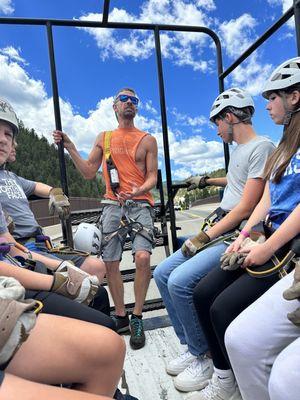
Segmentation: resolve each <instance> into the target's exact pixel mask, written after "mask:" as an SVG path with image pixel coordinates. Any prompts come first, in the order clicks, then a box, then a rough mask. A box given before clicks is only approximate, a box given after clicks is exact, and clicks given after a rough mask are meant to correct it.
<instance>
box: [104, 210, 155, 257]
mask: <svg viewBox="0 0 300 400" xmlns="http://www.w3.org/2000/svg"><path fill="white" fill-rule="evenodd" d="M127 210H128V211H127V216H128V217H130V218H132V219H134V220H135V221H136V222H139V223H140V224H142V226H143V227H145V228H147V229H149V230H151V233H152V235H153V229H154V223H153V219H154V218H153V208H152V207H151V206H149V207H148V206H147V207H137V206H131V207H128V208H127ZM120 219H121V207H120V206H117V205H109V204H106V205H105V206H104V207H103V212H102V215H101V219H100V229H101V232H102V249H101V250H102V258H103V261H120V260H121V259H122V253H123V246H122V244H123V243H124V241H122V240H120V238H119V237H118V235H116V236H114V237H113V238H111V239H110V240H109V241H108V242H106V243H104V241H103V237H104V236H105V235H106V234H108V233H110V232H113V231H115V230H117V229H118V228H119V227H120ZM146 236H148V235H146ZM122 239H124V240H125V237H122ZM122 242H123V243H122ZM152 249H153V243H151V242H150V241H149V240H147V239H145V238H144V237H143V236H141V235H139V234H136V235H135V237H134V240H133V243H132V254H133V255H134V254H135V253H136V252H137V251H139V250H145V251H148V253H150V254H151V253H152Z"/></svg>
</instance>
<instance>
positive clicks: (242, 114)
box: [214, 106, 254, 125]
mask: <svg viewBox="0 0 300 400" xmlns="http://www.w3.org/2000/svg"><path fill="white" fill-rule="evenodd" d="M227 113H232V114H234V115H235V116H236V117H237V119H238V120H239V121H240V122H243V123H244V124H249V125H252V121H251V119H252V116H253V114H254V108H253V107H251V106H248V107H243V108H237V107H233V106H228V107H225V108H224V109H223V110H222V111H221V112H220V113H219V114H218V115H216V116H215V118H214V121H215V120H216V119H218V118H221V119H223V118H225V116H226V114H227Z"/></svg>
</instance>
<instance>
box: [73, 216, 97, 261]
mask: <svg viewBox="0 0 300 400" xmlns="http://www.w3.org/2000/svg"><path fill="white" fill-rule="evenodd" d="M100 247H101V232H100V230H99V229H98V228H97V227H96V226H95V225H93V224H87V223H86V222H82V223H81V224H79V225H78V228H77V231H76V232H75V235H74V248H75V249H76V250H81V251H86V252H88V253H90V254H94V255H96V254H99V252H100Z"/></svg>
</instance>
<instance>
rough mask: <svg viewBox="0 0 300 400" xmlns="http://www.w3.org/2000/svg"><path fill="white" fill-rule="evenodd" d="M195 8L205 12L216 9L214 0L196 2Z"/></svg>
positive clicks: (198, 0)
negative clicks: (202, 8) (202, 9)
mask: <svg viewBox="0 0 300 400" xmlns="http://www.w3.org/2000/svg"><path fill="white" fill-rule="evenodd" d="M197 6H198V7H204V8H205V9H206V10H211V11H213V10H215V9H216V5H215V3H214V0H197Z"/></svg>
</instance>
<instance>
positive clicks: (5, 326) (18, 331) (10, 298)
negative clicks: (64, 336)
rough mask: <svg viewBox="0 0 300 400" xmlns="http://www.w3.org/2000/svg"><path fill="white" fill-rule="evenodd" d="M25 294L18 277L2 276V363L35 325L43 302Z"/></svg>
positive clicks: (0, 355)
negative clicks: (26, 296) (38, 306)
mask: <svg viewBox="0 0 300 400" xmlns="http://www.w3.org/2000/svg"><path fill="white" fill-rule="evenodd" d="M24 296H25V289H24V287H23V286H22V285H21V284H20V283H19V282H18V281H17V280H16V279H14V278H8V277H0V326H1V334H0V364H1V365H2V364H4V363H6V362H7V361H9V360H10V359H11V357H12V356H13V355H14V354H15V352H16V351H17V350H18V349H19V347H20V346H21V344H22V343H23V342H24V341H25V340H26V339H27V337H28V335H29V332H30V331H31V329H32V328H33V327H34V325H35V321H36V313H37V312H38V308H37V304H38V303H39V305H41V303H40V302H37V301H35V300H31V299H27V300H24ZM40 308H41V307H40ZM40 308H39V309H40Z"/></svg>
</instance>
